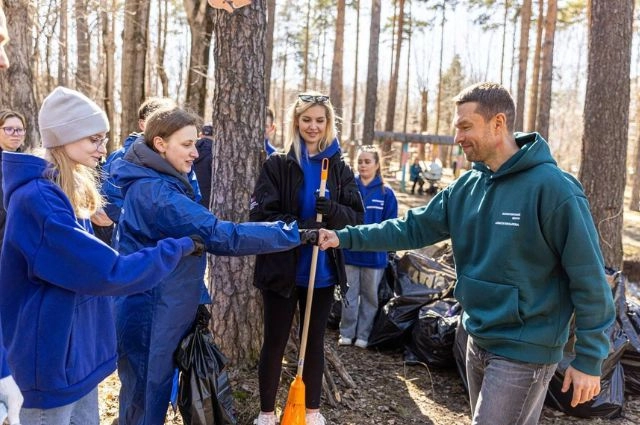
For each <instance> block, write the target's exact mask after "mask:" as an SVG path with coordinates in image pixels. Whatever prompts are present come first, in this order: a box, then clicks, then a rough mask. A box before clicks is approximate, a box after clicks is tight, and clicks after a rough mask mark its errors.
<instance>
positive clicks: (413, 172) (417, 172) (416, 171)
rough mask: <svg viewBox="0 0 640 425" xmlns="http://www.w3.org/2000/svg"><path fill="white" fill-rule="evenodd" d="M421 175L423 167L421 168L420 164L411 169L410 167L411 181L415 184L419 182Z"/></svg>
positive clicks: (412, 166) (412, 165)
mask: <svg viewBox="0 0 640 425" xmlns="http://www.w3.org/2000/svg"><path fill="white" fill-rule="evenodd" d="M420 174H422V167H421V166H420V164H411V167H409V175H410V178H411V181H412V182H414V181H416V180H418V178H419V177H420Z"/></svg>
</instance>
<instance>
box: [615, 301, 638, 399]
mask: <svg viewBox="0 0 640 425" xmlns="http://www.w3.org/2000/svg"><path fill="white" fill-rule="evenodd" d="M616 302H617V298H616ZM626 307H627V311H626V316H625V317H626V318H627V321H626V322H623V321H622V320H620V322H621V323H622V326H623V329H624V332H625V334H626V335H627V337H628V338H629V346H628V347H627V349H626V350H625V351H624V353H623V354H622V358H621V359H620V362H621V363H622V367H623V368H624V384H625V387H624V388H625V391H626V392H627V393H628V394H635V395H638V394H640V335H639V333H640V305H638V304H637V303H636V302H634V301H627V303H626ZM625 324H626V326H625Z"/></svg>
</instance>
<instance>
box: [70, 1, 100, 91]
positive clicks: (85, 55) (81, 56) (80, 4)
mask: <svg viewBox="0 0 640 425" xmlns="http://www.w3.org/2000/svg"><path fill="white" fill-rule="evenodd" d="M88 14H89V5H88V2H87V0H76V1H75V15H76V43H77V59H78V65H77V67H76V88H77V89H78V91H80V92H82V93H84V94H85V95H87V96H88V97H90V98H93V97H94V94H95V92H96V90H95V87H94V86H93V82H92V80H91V65H90V64H89V61H90V60H91V40H90V39H89V35H90V33H89V21H88Z"/></svg>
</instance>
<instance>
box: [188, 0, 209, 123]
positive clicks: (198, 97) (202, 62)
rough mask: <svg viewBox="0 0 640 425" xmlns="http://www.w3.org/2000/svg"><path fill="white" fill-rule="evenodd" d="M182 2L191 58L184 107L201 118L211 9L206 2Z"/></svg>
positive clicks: (207, 60) (205, 94)
mask: <svg viewBox="0 0 640 425" xmlns="http://www.w3.org/2000/svg"><path fill="white" fill-rule="evenodd" d="M183 2H184V8H185V10H186V11H187V21H188V22H189V28H190V29H191V56H190V59H189V73H188V76H187V97H186V103H185V106H187V107H188V108H189V109H191V110H192V111H194V112H196V113H197V114H198V115H200V116H201V117H202V116H204V108H205V102H206V97H207V72H208V70H209V52H210V50H211V31H212V30H213V19H212V14H213V8H211V7H209V6H208V4H207V1H206V0H183Z"/></svg>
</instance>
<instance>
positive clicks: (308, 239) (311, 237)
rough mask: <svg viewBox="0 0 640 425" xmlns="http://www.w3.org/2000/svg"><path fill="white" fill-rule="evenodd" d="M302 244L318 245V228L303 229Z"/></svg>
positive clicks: (301, 234)
mask: <svg viewBox="0 0 640 425" xmlns="http://www.w3.org/2000/svg"><path fill="white" fill-rule="evenodd" d="M300 244H301V245H302V244H309V245H318V230H316V229H301V230H300Z"/></svg>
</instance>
